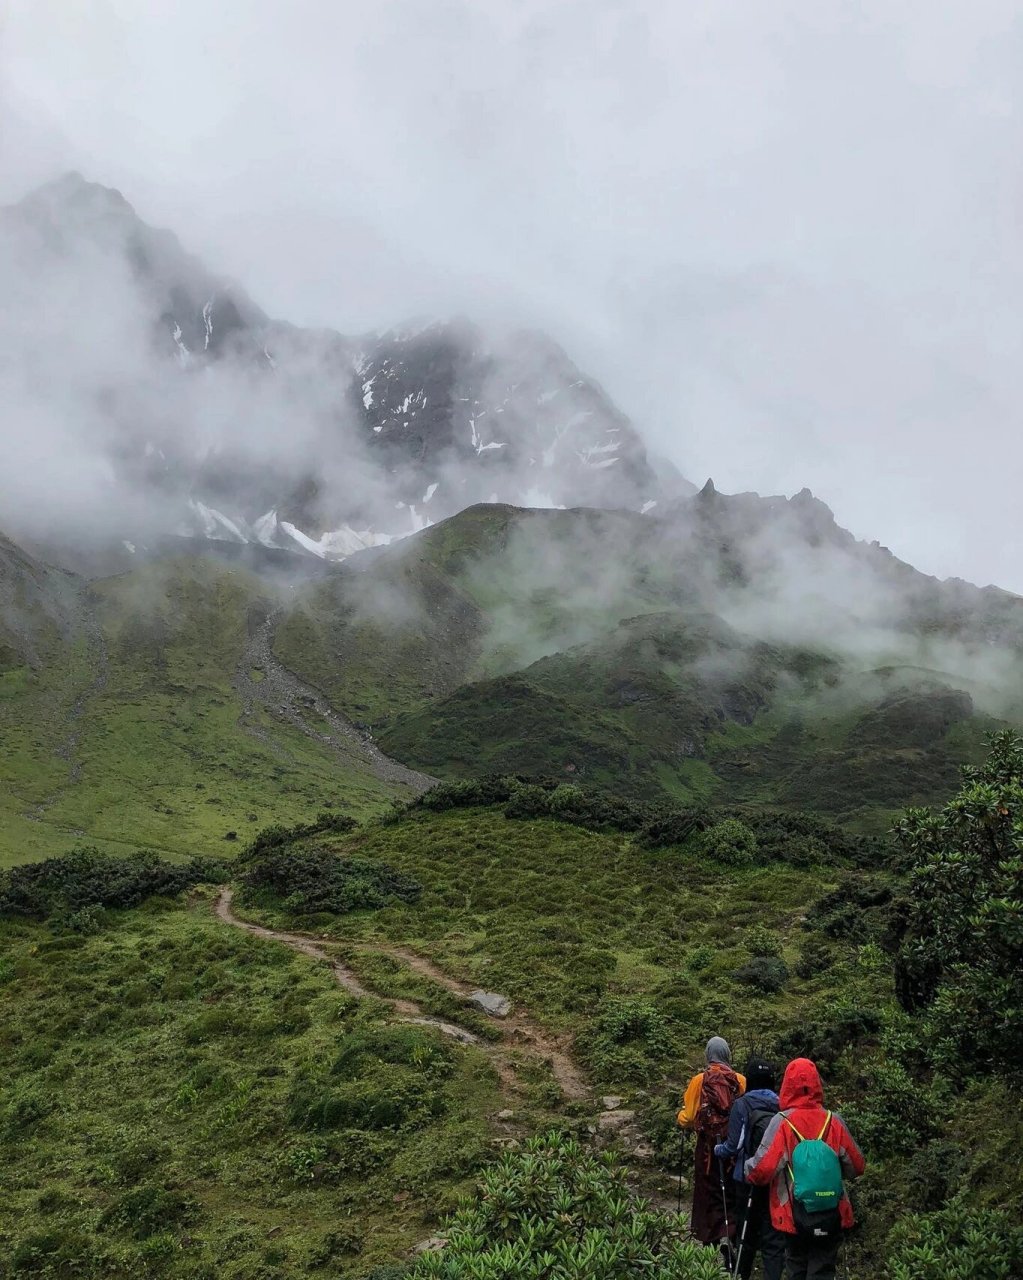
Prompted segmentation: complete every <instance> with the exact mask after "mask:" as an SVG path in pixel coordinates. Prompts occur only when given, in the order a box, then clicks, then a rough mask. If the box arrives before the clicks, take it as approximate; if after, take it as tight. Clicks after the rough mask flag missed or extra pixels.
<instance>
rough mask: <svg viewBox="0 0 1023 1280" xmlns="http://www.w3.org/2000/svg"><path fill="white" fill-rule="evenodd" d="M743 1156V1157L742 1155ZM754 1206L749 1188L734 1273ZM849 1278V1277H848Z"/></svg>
mask: <svg viewBox="0 0 1023 1280" xmlns="http://www.w3.org/2000/svg"><path fill="white" fill-rule="evenodd" d="M740 1158H741V1157H740ZM752 1208H753V1188H752V1186H751V1187H750V1189H749V1196H748V1198H747V1200H746V1213H745V1215H744V1216H743V1219H742V1231H741V1232H740V1233H739V1252H738V1253H737V1254H736V1255H735V1271H734V1272H733V1275H738V1274H739V1263H740V1262H741V1261H742V1251H743V1249H744V1248H745V1246H746V1228H747V1227H748V1226H749V1215H750V1210H751V1209H752ZM846 1280H849V1277H848V1276H847V1277H846Z"/></svg>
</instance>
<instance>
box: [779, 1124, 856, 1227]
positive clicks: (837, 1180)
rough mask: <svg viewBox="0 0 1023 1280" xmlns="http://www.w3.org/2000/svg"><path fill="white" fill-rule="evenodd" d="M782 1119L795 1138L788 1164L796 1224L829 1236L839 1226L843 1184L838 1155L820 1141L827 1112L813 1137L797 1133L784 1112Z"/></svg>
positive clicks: (826, 1128) (825, 1126) (825, 1129)
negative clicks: (817, 1132) (815, 1135)
mask: <svg viewBox="0 0 1023 1280" xmlns="http://www.w3.org/2000/svg"><path fill="white" fill-rule="evenodd" d="M785 1123H786V1124H787V1125H788V1126H789V1128H790V1129H791V1130H792V1132H793V1133H794V1134H795V1135H796V1138H797V1142H796V1145H795V1148H794V1150H793V1152H792V1160H791V1162H790V1165H789V1179H790V1182H791V1187H792V1216H793V1218H794V1219H795V1223H796V1227H797V1229H798V1230H799V1231H801V1232H804V1233H808V1234H810V1235H813V1236H818V1237H820V1236H832V1235H834V1234H835V1233H836V1232H838V1231H839V1230H840V1229H841V1219H840V1217H839V1212H838V1206H839V1204H840V1202H841V1200H842V1191H843V1188H842V1166H841V1164H840V1163H839V1159H838V1155H837V1154H836V1153H835V1151H834V1150H832V1148H831V1147H829V1146H828V1144H827V1143H826V1142H825V1141H824V1135H825V1134H826V1133H827V1131H828V1126H829V1125H830V1124H831V1112H830V1111H829V1112H828V1114H827V1116H826V1118H825V1120H824V1125H823V1128H822V1129H821V1131H820V1133H819V1134H818V1135H817V1137H816V1138H807V1137H805V1136H804V1135H803V1134H801V1133H800V1132H799V1130H798V1129H797V1128H796V1126H795V1125H794V1124H793V1123H792V1121H791V1120H790V1119H789V1118H788V1116H786V1117H785Z"/></svg>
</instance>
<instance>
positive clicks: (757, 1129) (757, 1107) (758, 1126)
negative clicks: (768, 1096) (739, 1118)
mask: <svg viewBox="0 0 1023 1280" xmlns="http://www.w3.org/2000/svg"><path fill="white" fill-rule="evenodd" d="M777 1114H778V1105H777V1103H774V1102H763V1101H757V1102H753V1103H751V1104H750V1107H749V1110H748V1111H747V1112H746V1132H745V1135H744V1137H743V1159H744V1160H752V1159H753V1157H754V1156H755V1155H756V1154H757V1152H758V1151H759V1150H760V1144H761V1143H762V1142H763V1140H764V1134H765V1133H766V1132H767V1129H768V1126H769V1125H770V1123H771V1121H772V1120H773V1119H774V1117H775V1116H776V1115H777Z"/></svg>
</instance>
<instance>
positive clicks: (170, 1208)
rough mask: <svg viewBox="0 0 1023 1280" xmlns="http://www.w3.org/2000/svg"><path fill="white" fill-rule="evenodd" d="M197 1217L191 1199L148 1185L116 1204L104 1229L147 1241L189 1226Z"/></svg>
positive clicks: (107, 1214)
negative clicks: (149, 1237)
mask: <svg viewBox="0 0 1023 1280" xmlns="http://www.w3.org/2000/svg"><path fill="white" fill-rule="evenodd" d="M197 1213H198V1205H197V1204H196V1203H195V1201H194V1200H193V1199H192V1198H191V1197H190V1196H187V1195H185V1194H184V1193H183V1192H180V1191H170V1190H168V1189H167V1188H166V1187H161V1186H158V1185H156V1184H155V1183H146V1184H143V1185H142V1186H140V1187H134V1188H132V1190H131V1191H126V1192H125V1193H124V1195H122V1196H120V1197H119V1198H118V1199H117V1200H115V1201H114V1203H113V1204H112V1205H111V1206H110V1208H109V1209H107V1210H106V1212H105V1213H104V1214H103V1216H102V1217H101V1219H100V1226H101V1227H108V1228H112V1229H113V1230H115V1231H122V1232H124V1233H125V1234H127V1235H132V1236H134V1237H135V1239H136V1240H144V1239H145V1238H146V1237H147V1236H152V1235H156V1234H157V1233H158V1232H163V1231H166V1230H167V1229H168V1228H170V1227H182V1226H186V1225H187V1224H188V1223H190V1222H192V1221H194V1220H195V1217H196V1215H197Z"/></svg>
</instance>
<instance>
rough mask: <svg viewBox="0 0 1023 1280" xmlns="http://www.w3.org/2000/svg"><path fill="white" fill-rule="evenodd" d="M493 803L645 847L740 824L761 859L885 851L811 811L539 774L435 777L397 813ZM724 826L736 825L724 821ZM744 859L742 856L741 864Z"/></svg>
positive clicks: (801, 862) (800, 862)
mask: <svg viewBox="0 0 1023 1280" xmlns="http://www.w3.org/2000/svg"><path fill="white" fill-rule="evenodd" d="M495 804H503V805H505V806H506V809H505V814H506V816H507V817H509V818H520V819H528V818H544V817H556V818H558V819H559V820H560V821H562V822H570V823H573V824H574V825H576V826H581V827H587V828H589V829H590V830H593V831H621V832H624V833H627V834H631V835H635V838H636V843H637V844H639V845H640V846H642V847H644V848H649V849H657V848H663V847H666V846H670V845H683V844H686V843H687V842H688V841H689V840H690V839H692V837H693V836H698V835H700V834H701V833H703V832H707V831H708V829H709V828H713V827H715V826H721V825H722V824H724V823H741V824H742V826H744V827H745V828H746V829H748V830H749V831H751V832H752V834H753V837H754V842H753V851H754V854H755V856H756V860H757V861H758V862H764V863H768V862H790V863H792V864H794V865H797V866H807V865H810V864H814V863H819V862H828V863H832V862H838V863H846V864H848V863H855V864H857V865H872V864H876V863H878V862H880V861H881V860H882V857H883V856H884V854H885V852H886V846H885V842H884V841H882V840H879V839H877V838H876V837H872V836H860V835H851V834H850V833H848V832H846V831H844V830H843V829H842V828H841V827H839V826H836V825H835V824H834V823H831V822H828V821H827V820H826V819H823V818H818V817H815V816H814V815H813V814H808V813H792V812H784V811H775V810H766V809H758V808H756V807H753V806H738V807H736V808H732V809H718V810H712V809H709V808H708V807H707V806H706V805H705V804H699V803H697V804H691V805H684V806H678V807H672V806H670V805H667V804H664V803H663V802H662V803H656V802H645V801H639V800H631V799H625V798H623V797H622V796H618V795H615V794H612V793H610V792H607V791H587V790H584V789H583V788H582V787H580V786H577V785H575V784H574V783H564V782H562V781H559V780H558V779H556V778H545V777H542V776H534V777H528V776H526V775H497V774H489V775H485V776H483V777H479V778H473V779H469V780H467V781H464V782H444V783H440V784H439V785H437V786H435V787H433V788H432V789H431V790H430V791H427V792H425V793H424V794H423V795H421V796H419V797H417V798H416V799H415V800H412V801H410V802H409V803H408V804H407V805H406V806H405V807H404V810H402V809H401V808H400V807H399V809H398V810H397V811H396V814H400V813H401V812H403V811H406V812H407V811H409V810H413V811H414V810H416V809H430V810H433V811H441V810H445V809H462V808H473V807H476V806H489V805H495ZM728 831H734V828H732V827H725V832H726V833H727V832H728ZM745 843H746V844H748V838H746V841H745ZM721 860H722V861H724V860H725V859H724V858H722V859H721ZM744 861H745V858H744V857H742V856H740V862H744Z"/></svg>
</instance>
